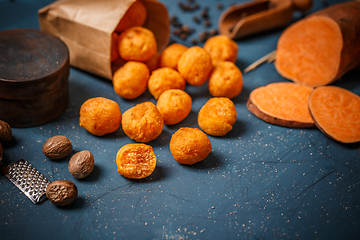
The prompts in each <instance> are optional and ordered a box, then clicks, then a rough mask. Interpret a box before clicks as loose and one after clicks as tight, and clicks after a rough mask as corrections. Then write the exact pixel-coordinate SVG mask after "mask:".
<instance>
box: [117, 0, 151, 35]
mask: <svg viewBox="0 0 360 240" xmlns="http://www.w3.org/2000/svg"><path fill="white" fill-rule="evenodd" d="M146 17H147V10H146V7H145V5H144V4H143V3H142V2H141V1H139V0H137V1H135V2H134V3H133V4H132V5H131V6H130V8H129V9H128V10H127V11H126V13H125V15H124V16H123V17H122V18H121V20H120V22H119V24H118V25H117V27H116V29H115V31H116V32H123V31H125V30H126V29H128V28H131V27H135V26H142V25H144V23H145V21H146Z"/></svg>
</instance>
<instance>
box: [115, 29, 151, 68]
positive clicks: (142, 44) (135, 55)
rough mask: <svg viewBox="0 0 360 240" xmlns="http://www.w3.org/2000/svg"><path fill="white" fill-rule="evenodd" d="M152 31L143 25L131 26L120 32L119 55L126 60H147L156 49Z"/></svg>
mask: <svg viewBox="0 0 360 240" xmlns="http://www.w3.org/2000/svg"><path fill="white" fill-rule="evenodd" d="M156 44H157V43H156V39H155V36H154V34H153V32H152V31H150V30H149V29H147V28H143V27H132V28H128V29H127V30H125V31H124V32H122V33H121V34H120V36H119V40H118V50H119V54H120V57H121V58H123V59H124V60H127V61H139V62H146V61H148V60H149V59H150V58H151V57H152V56H153V55H154V54H155V53H156V50H157V45H156Z"/></svg>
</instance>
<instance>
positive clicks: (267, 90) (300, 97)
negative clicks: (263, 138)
mask: <svg viewBox="0 0 360 240" xmlns="http://www.w3.org/2000/svg"><path fill="white" fill-rule="evenodd" d="M312 90H313V88H311V87H307V86H303V85H299V84H296V83H291V82H277V83H271V84H269V85H266V86H264V87H259V88H257V89H255V90H253V91H252V92H251V93H250V96H249V99H248V101H247V108H248V110H249V111H250V112H251V113H252V114H254V115H255V116H256V117H258V118H260V119H261V120H263V121H265V122H268V123H271V124H274V125H278V126H283V127H290V128H312V127H314V126H315V124H314V121H313V120H312V118H311V116H310V113H309V112H308V107H307V106H308V105H307V104H308V97H309V96H310V93H311V91H312ZM299 112H300V115H297V116H296V114H297V113H299Z"/></svg>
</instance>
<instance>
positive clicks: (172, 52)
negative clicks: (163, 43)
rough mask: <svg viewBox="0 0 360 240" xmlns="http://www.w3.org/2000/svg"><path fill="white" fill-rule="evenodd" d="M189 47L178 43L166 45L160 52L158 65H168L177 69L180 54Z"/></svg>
mask: <svg viewBox="0 0 360 240" xmlns="http://www.w3.org/2000/svg"><path fill="white" fill-rule="evenodd" d="M188 49H189V48H188V47H187V46H185V45H182V44H180V43H173V44H171V45H169V46H167V47H166V48H165V49H164V51H163V52H162V53H161V56H160V62H159V67H169V68H172V69H175V70H177V64H178V62H179V59H180V57H181V55H182V54H183V53H184V52H185V51H186V50H188Z"/></svg>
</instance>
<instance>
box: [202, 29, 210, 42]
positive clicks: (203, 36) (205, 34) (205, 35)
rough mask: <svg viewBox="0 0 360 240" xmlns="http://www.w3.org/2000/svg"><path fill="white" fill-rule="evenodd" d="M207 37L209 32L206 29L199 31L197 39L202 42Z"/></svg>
mask: <svg viewBox="0 0 360 240" xmlns="http://www.w3.org/2000/svg"><path fill="white" fill-rule="evenodd" d="M209 37H210V34H209V32H207V31H204V32H201V33H200V34H199V40H200V42H202V43H203V42H205V41H206V40H208V39H209Z"/></svg>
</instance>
